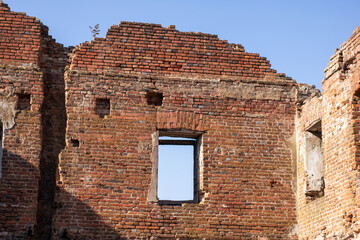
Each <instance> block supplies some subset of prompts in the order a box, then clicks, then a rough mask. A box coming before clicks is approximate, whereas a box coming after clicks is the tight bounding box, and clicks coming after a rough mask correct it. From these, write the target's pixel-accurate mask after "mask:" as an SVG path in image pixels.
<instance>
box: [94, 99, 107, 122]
mask: <svg viewBox="0 0 360 240" xmlns="http://www.w3.org/2000/svg"><path fill="white" fill-rule="evenodd" d="M95 113H96V114H97V115H99V117H101V118H103V117H105V116H106V115H110V99H107V98H97V99H96V104H95Z"/></svg>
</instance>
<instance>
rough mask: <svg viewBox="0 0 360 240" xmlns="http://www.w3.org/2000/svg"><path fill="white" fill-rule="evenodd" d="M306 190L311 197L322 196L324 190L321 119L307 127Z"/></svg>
mask: <svg viewBox="0 0 360 240" xmlns="http://www.w3.org/2000/svg"><path fill="white" fill-rule="evenodd" d="M305 134H306V161H305V171H306V190H305V194H306V195H307V196H311V197H321V196H323V192H324V187H325V184H324V173H323V159H322V148H321V145H322V132H321V120H318V121H316V122H314V123H313V124H311V125H310V126H309V127H308V128H307V129H306V133H305Z"/></svg>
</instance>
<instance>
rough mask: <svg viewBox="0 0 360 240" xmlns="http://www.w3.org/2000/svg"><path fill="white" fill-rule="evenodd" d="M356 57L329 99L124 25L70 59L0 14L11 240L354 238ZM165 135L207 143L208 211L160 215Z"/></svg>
mask: <svg viewBox="0 0 360 240" xmlns="http://www.w3.org/2000/svg"><path fill="white" fill-rule="evenodd" d="M359 49H360V44H359V29H358V30H356V31H355V32H354V34H353V36H352V37H351V38H350V39H349V40H348V41H347V42H346V43H344V44H343V45H342V46H341V47H340V49H339V50H337V51H336V53H335V55H334V56H333V57H332V58H331V61H330V63H329V65H328V67H327V69H326V72H325V80H324V81H323V94H322V95H321V94H320V92H319V91H318V90H317V89H315V88H314V87H313V86H309V85H306V84H298V83H296V82H295V81H294V80H292V79H291V78H289V77H286V76H285V74H278V73H276V71H275V70H273V69H271V68H270V63H269V61H268V60H266V59H265V58H264V57H260V56H259V54H254V53H247V52H246V51H245V49H244V48H243V47H242V46H241V45H235V44H228V43H227V42H226V41H224V40H220V39H218V38H217V36H215V35H210V34H202V33H186V32H179V31H177V30H175V28H174V27H173V26H171V27H168V28H164V27H162V26H161V25H157V24H143V23H130V22H122V23H121V24H120V25H117V26H112V27H111V28H110V29H109V31H108V33H107V36H106V38H96V39H95V40H93V41H91V42H85V43H83V44H80V45H79V46H77V47H75V48H74V49H72V48H64V47H63V46H62V45H61V44H58V43H56V42H55V41H54V40H53V39H52V38H51V36H49V35H48V33H47V27H46V26H44V25H42V24H41V23H40V21H39V20H37V19H35V18H33V17H28V16H26V15H25V14H23V13H14V12H11V11H10V9H9V8H8V6H7V5H6V4H4V3H2V2H1V1H0V80H1V82H0V84H1V85H0V119H1V122H2V128H3V129H4V133H3V139H2V142H3V157H2V161H1V166H2V170H1V173H2V176H1V179H0V213H1V214H0V238H2V239H258V240H259V239H356V238H358V237H359V236H358V234H359V231H360V227H359V226H360V224H359V220H358V216H359V207H358V203H359V201H360V199H359V180H358V179H359V172H358V171H359V169H360V167H359V162H360V160H359V153H358V152H359V150H358V145H359V143H358V142H359V139H360V138H359V136H358V130H359V120H358V118H359V116H358V115H359V106H360V105H359V96H360V94H359V92H360V90H359V82H360V78H359V76H360V75H359V61H358V59H359V54H358V53H359ZM69 52H71V53H70V54H69V55H68V53H69ZM319 120H321V133H322V140H321V149H322V161H323V162H322V163H323V168H321V170H322V172H320V173H319V174H323V180H324V188H322V187H320V188H319V187H318V185H317V187H316V188H314V189H315V190H314V189H310V190H311V191H313V192H311V191H310V190H309V181H310V180H311V178H309V176H308V175H307V174H309V172H310V173H311V171H309V166H308V165H309V164H311V163H310V162H309V161H308V162H306V159H307V151H309V149H310V151H311V150H312V149H314V148H312V146H310V145H311V144H314V143H316V144H319V139H318V138H317V139H316V141H309V140H308V139H307V137H306V136H307V134H308V133H309V131H314V129H312V128H311V126H313V125H314V124H315V123H317V121H319ZM309 129H310V130H309ZM316 130H317V131H318V130H319V131H320V129H316ZM157 131H175V132H176V134H177V135H179V136H180V135H181V133H187V134H190V133H191V134H196V136H199V135H201V138H199V139H201V144H200V145H201V148H200V151H199V155H200V156H199V167H198V171H199V180H198V185H199V189H198V197H199V202H196V203H186V204H176V205H167V204H160V203H159V202H157V199H156V191H155V193H154V191H153V189H154V183H156V181H154V179H153V178H154V176H156V174H155V171H156V169H157V167H156V166H154V163H155V162H156V161H154V159H156V156H155V157H154V153H156V152H157V151H156V149H155V148H156V144H157V143H156V138H155V140H154V136H155V137H156V136H158V132H157ZM154 141H155V142H154ZM317 150H318V148H317ZM310 167H311V166H310ZM311 169H312V171H313V169H314V168H311ZM316 179H317V180H318V179H319V175H316ZM155 188H156V185H155ZM319 189H320V190H321V191H320V190H319ZM309 191H310V193H309ZM314 191H315V192H316V191H318V193H317V192H316V194H314Z"/></svg>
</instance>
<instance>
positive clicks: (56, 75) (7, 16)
mask: <svg viewBox="0 0 360 240" xmlns="http://www.w3.org/2000/svg"><path fill="white" fill-rule="evenodd" d="M0 49H1V50H0V80H1V88H0V101H1V105H2V109H1V114H0V115H1V118H2V119H1V121H2V124H3V125H6V126H5V127H4V129H5V131H4V138H3V146H4V147H3V148H4V154H3V158H2V178H1V180H0V181H1V182H0V203H1V204H0V211H1V214H0V236H1V238H2V239H7V238H9V239H17V238H19V239H24V238H32V237H34V235H35V230H36V229H35V228H36V226H38V227H40V228H45V229H48V230H47V235H48V236H50V234H51V229H50V227H49V226H50V225H49V224H51V218H52V217H51V216H48V218H44V215H46V214H47V213H50V215H51V212H52V211H51V208H52V205H53V203H51V201H52V202H53V199H51V192H53V193H52V195H53V196H54V192H55V173H56V169H57V165H56V163H57V155H58V153H59V152H60V150H61V149H62V146H60V145H61V139H64V127H65V108H64V80H63V79H64V74H63V69H64V67H65V63H66V60H67V57H66V50H65V49H64V48H63V47H62V46H61V45H59V44H57V43H55V42H54V40H52V39H51V36H49V35H48V34H47V27H45V26H43V25H42V24H41V23H40V21H39V20H38V19H36V18H33V17H28V16H26V15H25V14H23V13H14V12H11V11H10V9H9V8H8V6H7V5H6V4H4V3H0ZM61 94H62V95H61ZM44 99H45V102H46V103H45V102H44ZM12 106H15V111H16V112H17V113H16V117H15V114H14V116H13V119H15V124H14V125H12V124H8V123H9V119H8V117H9V116H8V115H9V111H10V110H11V109H12ZM51 108H56V109H55V110H51ZM61 111H62V112H63V114H62V115H61V114H59V113H58V112H61ZM58 117H60V119H62V120H57V119H56V118H58ZM59 121H60V122H62V123H61V124H59V123H58V122H59ZM10 122H11V121H10ZM60 125H61V128H59V127H60ZM56 128H57V129H56ZM53 130H55V131H53ZM49 131H50V132H53V133H52V135H53V137H52V136H49V135H51V134H49ZM63 142H64V140H63ZM63 145H64V144H63ZM56 152H57V153H56ZM47 159H49V160H48V161H49V162H52V163H51V165H52V166H51V168H52V169H50V168H49V166H45V165H44V163H43V162H44V161H47ZM41 165H43V166H42V167H41ZM40 169H42V170H41V171H40ZM44 171H45V172H44ZM49 174H50V175H51V176H50V177H49ZM40 178H41V181H40V185H39V180H40ZM44 180H45V181H46V182H47V183H45V184H44V183H43V182H44ZM51 181H52V182H53V184H52V185H53V187H52V188H49V184H50V182H51ZM46 185H47V186H46ZM39 186H40V188H39ZM49 198H50V199H49ZM38 200H39V202H38ZM38 203H39V206H38ZM46 205H50V207H47V211H45V212H44V211H43V210H44V209H45V208H46ZM44 220H45V223H44V224H42V225H41V224H37V221H40V222H41V221H44ZM46 221H49V222H48V223H47V222H46ZM40 232H42V230H41V231H38V233H39V234H40ZM38 237H39V239H40V236H38Z"/></svg>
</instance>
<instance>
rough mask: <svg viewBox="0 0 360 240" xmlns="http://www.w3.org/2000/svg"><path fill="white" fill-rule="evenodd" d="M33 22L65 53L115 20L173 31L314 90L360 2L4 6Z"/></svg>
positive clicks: (16, 1) (359, 18)
mask: <svg viewBox="0 0 360 240" xmlns="http://www.w3.org/2000/svg"><path fill="white" fill-rule="evenodd" d="M4 2H5V3H7V4H8V5H9V6H10V8H11V9H12V10H14V11H19V12H26V13H27V14H28V15H30V16H36V17H37V18H39V19H40V20H41V21H42V22H43V23H44V24H45V25H47V26H49V28H50V34H51V35H52V36H53V37H54V38H55V39H56V40H57V41H58V42H60V43H63V44H64V45H66V46H69V45H73V46H74V45H77V44H79V43H81V42H84V41H88V40H91V33H90V29H89V26H94V25H95V24H100V29H101V33H100V36H104V35H105V33H106V31H107V29H108V28H109V27H110V26H111V25H114V24H115V25H117V24H119V23H120V21H135V22H148V23H158V24H162V25H163V26H168V25H175V26H176V29H177V30H180V31H192V32H204V33H211V34H216V35H218V36H219V37H220V38H221V39H224V40H228V41H229V42H230V43H240V44H242V45H243V46H244V47H245V50H246V51H247V52H256V53H260V55H261V56H264V57H267V58H268V59H269V60H270V63H271V64H272V68H274V69H276V70H277V71H278V72H281V73H286V74H287V75H288V76H290V77H292V78H294V79H295V80H297V81H298V82H302V83H308V84H314V85H316V86H317V87H318V88H321V81H322V79H323V77H324V73H323V70H324V68H325V67H326V64H327V63H328V61H329V58H330V56H331V55H332V54H333V53H334V50H335V49H336V48H338V47H339V46H340V44H342V43H343V42H344V41H345V40H346V39H347V38H349V37H350V36H351V34H352V31H353V30H354V29H355V28H356V27H357V26H358V25H360V14H359V13H358V11H359V9H360V1H359V0H347V1H340V0H337V1H335V0H326V1H325V0H311V1H310V0H302V1H300V0H298V1H292V0H272V1H269V0H251V1H250V0H249V1H244V0H238V1H235V0H222V1H219V0H217V1H214V0H197V1H196V0H191V1H190V0H182V1H180V0H178V1H175V0H152V1H149V0H146V1H145V0H131V1H130V0H127V1H121V0H102V1H101V3H100V1H98V0H62V1H49V0H46V1H45V0H32V1H29V0H4Z"/></svg>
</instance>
